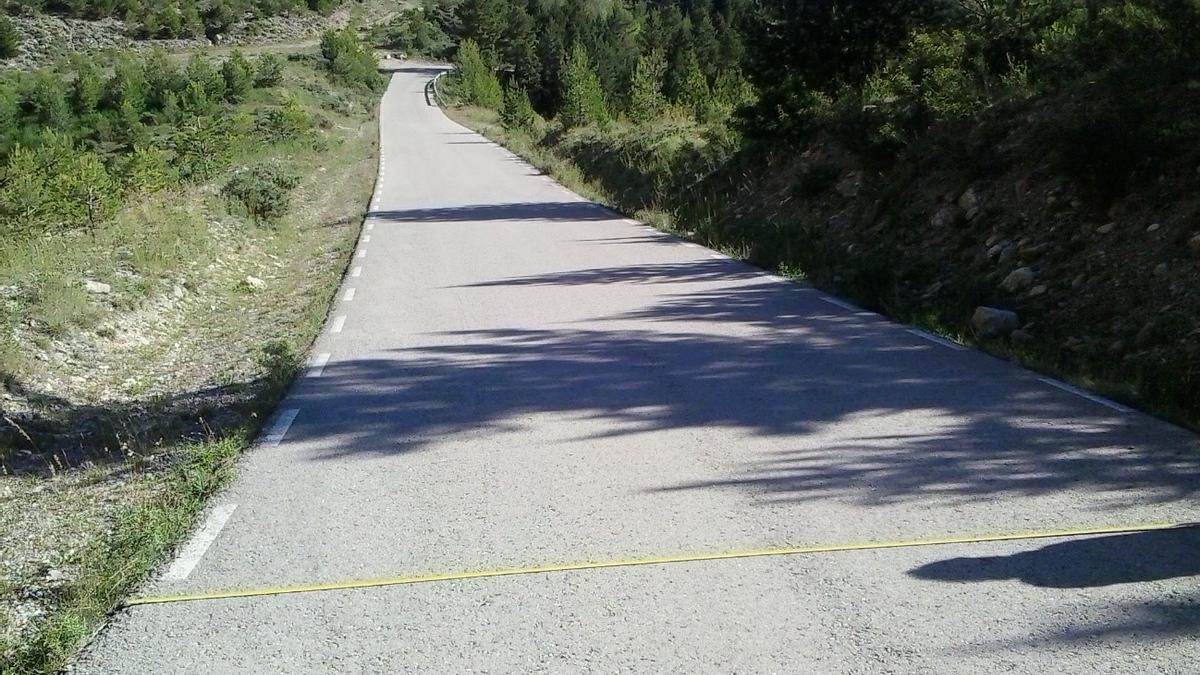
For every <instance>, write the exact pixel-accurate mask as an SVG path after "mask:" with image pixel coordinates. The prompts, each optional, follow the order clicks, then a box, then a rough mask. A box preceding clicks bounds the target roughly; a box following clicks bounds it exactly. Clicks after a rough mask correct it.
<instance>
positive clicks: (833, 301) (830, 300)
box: [821, 295, 863, 312]
mask: <svg viewBox="0 0 1200 675" xmlns="http://www.w3.org/2000/svg"><path fill="white" fill-rule="evenodd" d="M821 300H823V301H824V302H828V303H829V304H831V305H835V306H837V307H841V308H842V309H848V310H850V311H851V312H861V311H863V310H862V308H861V307H855V306H854V305H852V304H850V303H848V302H842V301H841V300H838V299H837V298H831V297H828V296H825V295H822V296H821Z"/></svg>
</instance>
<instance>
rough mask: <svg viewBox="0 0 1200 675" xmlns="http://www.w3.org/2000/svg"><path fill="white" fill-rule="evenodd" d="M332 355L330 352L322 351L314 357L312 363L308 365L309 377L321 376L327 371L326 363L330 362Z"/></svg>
mask: <svg viewBox="0 0 1200 675" xmlns="http://www.w3.org/2000/svg"><path fill="white" fill-rule="evenodd" d="M330 356H332V354H330V353H329V352H321V353H320V354H317V357H316V358H315V359H313V362H312V364H310V365H309V367H308V373H307V374H308V376H309V377H320V376H321V374H322V373H324V372H325V365H326V364H327V363H329V357H330Z"/></svg>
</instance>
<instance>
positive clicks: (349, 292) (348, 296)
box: [342, 288, 354, 302]
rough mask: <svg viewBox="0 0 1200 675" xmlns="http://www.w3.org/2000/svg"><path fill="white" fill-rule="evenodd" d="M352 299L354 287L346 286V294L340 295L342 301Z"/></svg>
mask: <svg viewBox="0 0 1200 675" xmlns="http://www.w3.org/2000/svg"><path fill="white" fill-rule="evenodd" d="M353 299H354V289H353V288H347V289H346V294H345V295H343V296H342V302H350V301H351V300H353Z"/></svg>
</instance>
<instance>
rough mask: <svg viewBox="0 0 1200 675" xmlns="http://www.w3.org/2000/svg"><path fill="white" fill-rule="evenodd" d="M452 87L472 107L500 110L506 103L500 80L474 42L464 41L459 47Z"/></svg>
mask: <svg viewBox="0 0 1200 675" xmlns="http://www.w3.org/2000/svg"><path fill="white" fill-rule="evenodd" d="M451 86H452V87H453V90H454V91H455V92H456V93H457V94H458V95H459V96H461V97H462V99H463V100H464V101H466V102H467V103H470V104H472V105H477V106H482V107H484V108H499V107H500V106H501V105H502V104H503V103H504V90H503V89H501V87H500V80H498V79H497V78H496V72H495V70H494V69H493V68H492V65H491V63H490V62H489V61H488V59H487V58H486V57H485V56H484V55H483V52H481V51H480V49H479V45H477V44H476V43H475V41H474V40H463V43H462V44H461V45H459V47H458V55H457V57H456V58H455V65H454V73H453V75H452V76H451Z"/></svg>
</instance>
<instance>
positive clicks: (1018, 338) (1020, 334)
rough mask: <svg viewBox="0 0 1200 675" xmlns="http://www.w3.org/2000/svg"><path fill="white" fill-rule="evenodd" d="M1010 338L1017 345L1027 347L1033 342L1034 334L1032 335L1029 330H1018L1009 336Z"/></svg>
mask: <svg viewBox="0 0 1200 675" xmlns="http://www.w3.org/2000/svg"><path fill="white" fill-rule="evenodd" d="M1008 338H1009V339H1010V340H1012V341H1013V342H1015V343H1017V344H1022V345H1027V344H1029V343H1031V342H1033V333H1030V332H1029V331H1027V330H1020V329H1018V330H1014V331H1013V332H1012V334H1011V335H1009V336H1008Z"/></svg>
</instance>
